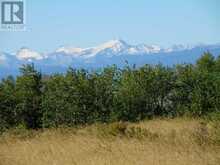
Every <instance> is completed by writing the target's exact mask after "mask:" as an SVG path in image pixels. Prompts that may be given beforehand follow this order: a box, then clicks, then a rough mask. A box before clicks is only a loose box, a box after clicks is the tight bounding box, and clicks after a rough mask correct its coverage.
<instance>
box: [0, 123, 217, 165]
mask: <svg viewBox="0 0 220 165" xmlns="http://www.w3.org/2000/svg"><path fill="white" fill-rule="evenodd" d="M215 126H216V124H213V123H208V124H206V123H203V122H201V121H199V120H192V119H173V120H159V119H157V120H152V121H145V122H141V123H136V124H130V123H114V124H110V125H103V124H100V125H93V126H88V127H85V128H80V129H79V128H78V129H73V128H60V129H56V130H55V129H49V130H44V131H38V132H30V131H28V132H27V131H17V130H12V131H10V132H8V133H5V134H4V135H2V136H1V137H0V165H61V164H62V165H111V164H113V165H135V164H137V165H144V164H147V165H218V164H220V145H219V140H220V136H219V135H220V134H219V132H220V131H219V130H217V129H216V127H215Z"/></svg>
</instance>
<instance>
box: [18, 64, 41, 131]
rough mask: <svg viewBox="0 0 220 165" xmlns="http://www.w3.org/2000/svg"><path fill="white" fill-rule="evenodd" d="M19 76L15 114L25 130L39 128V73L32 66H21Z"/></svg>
mask: <svg viewBox="0 0 220 165" xmlns="http://www.w3.org/2000/svg"><path fill="white" fill-rule="evenodd" d="M20 72H21V76H18V77H17V80H16V97H17V98H18V104H17V113H18V115H19V121H20V122H21V123H22V124H24V125H25V126H26V127H27V128H34V129H36V128H40V127H41V117H42V113H41V96H42V95H41V94H42V78H41V73H40V72H38V71H37V70H35V68H34V65H33V64H32V65H30V64H27V65H23V66H22V67H21V68H20Z"/></svg>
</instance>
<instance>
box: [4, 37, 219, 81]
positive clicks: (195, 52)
mask: <svg viewBox="0 0 220 165" xmlns="http://www.w3.org/2000/svg"><path fill="white" fill-rule="evenodd" d="M205 51H210V52H211V53H213V55H214V56H217V55H220V44H215V45H202V44H200V45H196V46H191V45H174V46H172V47H169V48H162V47H160V46H157V45H146V44H137V45H131V44H128V43H126V42H125V41H123V40H111V41H108V42H106V43H103V44H100V45H98V46H95V47H89V48H79V47H72V46H67V47H66V46H64V47H60V48H58V49H56V50H55V51H54V52H51V53H39V52H37V51H34V50H31V49H29V48H21V49H20V50H18V51H17V53H16V54H9V53H4V52H0V77H3V76H5V75H8V74H13V75H16V74H17V73H18V70H19V69H18V68H19V67H20V66H21V65H22V64H26V63H34V64H35V66H36V67H37V68H38V69H40V70H41V71H42V72H44V73H54V72H64V71H65V70H66V68H68V67H69V66H71V67H76V68H86V69H90V68H93V69H96V68H100V67H105V66H108V65H112V64H116V65H118V66H119V67H123V66H124V65H125V64H126V63H125V61H127V62H128V63H129V64H131V65H132V64H136V65H137V66H141V65H144V64H158V63H162V64H164V65H174V64H179V63H194V62H195V61H196V60H197V59H198V58H199V57H200V56H201V55H202V54H203V53H204V52H205Z"/></svg>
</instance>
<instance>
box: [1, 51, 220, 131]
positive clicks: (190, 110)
mask: <svg viewBox="0 0 220 165" xmlns="http://www.w3.org/2000/svg"><path fill="white" fill-rule="evenodd" d="M20 71H21V75H20V76H18V77H17V78H16V79H14V78H13V77H8V78H5V79H3V80H2V81H1V82H0V130H4V129H7V128H11V127H16V126H24V127H26V128H33V129H37V128H42V127H43V128H45V127H57V126H59V125H68V126H72V125H82V124H91V123H94V122H113V121H138V120H141V119H144V118H153V117H161V116H166V117H175V116H182V115H191V116H204V115H207V114H210V113H218V112H220V58H217V59H215V58H214V57H213V56H212V55H211V54H210V53H205V54H204V55H203V56H202V57H201V58H200V59H199V60H198V61H197V63H196V64H195V65H191V64H184V65H176V66H174V67H172V68H169V67H164V66H162V65H156V66H150V65H145V66H143V67H140V68H136V67H128V66H127V67H125V68H124V69H120V68H117V67H116V66H111V67H107V68H104V69H102V70H99V71H95V72H89V71H86V70H74V69H72V68H70V69H69V70H68V71H67V72H66V74H54V75H51V76H43V75H41V73H40V72H38V71H37V70H35V68H34V65H24V66H22V67H21V68H20Z"/></svg>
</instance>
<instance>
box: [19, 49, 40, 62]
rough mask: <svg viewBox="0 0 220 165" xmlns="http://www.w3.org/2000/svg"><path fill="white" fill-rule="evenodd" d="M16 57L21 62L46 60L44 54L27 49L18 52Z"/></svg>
mask: <svg viewBox="0 0 220 165" xmlns="http://www.w3.org/2000/svg"><path fill="white" fill-rule="evenodd" d="M16 57H17V58H18V59H19V60H42V59H43V58H44V57H43V55H42V54H40V53H38V52H36V51H33V50H31V49H29V48H26V47H23V48H21V49H20V50H19V51H18V52H17V54H16Z"/></svg>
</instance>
